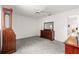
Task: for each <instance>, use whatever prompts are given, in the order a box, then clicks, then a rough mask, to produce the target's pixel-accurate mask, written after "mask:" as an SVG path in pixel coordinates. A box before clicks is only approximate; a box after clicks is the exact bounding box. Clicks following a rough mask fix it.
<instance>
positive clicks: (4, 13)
mask: <svg viewBox="0 0 79 59" xmlns="http://www.w3.org/2000/svg"><path fill="white" fill-rule="evenodd" d="M8 12H9V14H10V15H9V28H11V29H12V12H13V9H12V8H10V9H8V8H3V9H2V29H5V15H6V14H7V13H8Z"/></svg>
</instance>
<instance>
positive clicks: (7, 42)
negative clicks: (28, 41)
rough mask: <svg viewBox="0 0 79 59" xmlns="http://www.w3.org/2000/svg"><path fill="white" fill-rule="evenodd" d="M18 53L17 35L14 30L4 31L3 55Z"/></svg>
mask: <svg viewBox="0 0 79 59" xmlns="http://www.w3.org/2000/svg"><path fill="white" fill-rule="evenodd" d="M15 51H16V35H15V33H14V32H13V30H12V29H9V28H8V29H5V30H3V46H2V53H12V52H15Z"/></svg>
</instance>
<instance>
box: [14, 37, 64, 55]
mask: <svg viewBox="0 0 79 59" xmlns="http://www.w3.org/2000/svg"><path fill="white" fill-rule="evenodd" d="M16 44H17V46H16V48H17V51H16V52H15V53H14V54H64V50H65V49H64V44H63V43H62V42H59V41H56V40H54V41H50V40H47V39H44V38H40V37H30V38H26V39H20V40H17V43H16Z"/></svg>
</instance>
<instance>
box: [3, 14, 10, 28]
mask: <svg viewBox="0 0 79 59" xmlns="http://www.w3.org/2000/svg"><path fill="white" fill-rule="evenodd" d="M9 21H10V14H9V13H6V14H5V20H4V26H5V28H9V27H10V22H9Z"/></svg>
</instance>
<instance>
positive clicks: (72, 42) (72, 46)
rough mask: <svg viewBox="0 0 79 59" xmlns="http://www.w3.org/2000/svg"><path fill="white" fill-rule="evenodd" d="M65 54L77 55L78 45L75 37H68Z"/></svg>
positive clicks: (78, 52) (78, 51)
mask: <svg viewBox="0 0 79 59" xmlns="http://www.w3.org/2000/svg"><path fill="white" fill-rule="evenodd" d="M65 54H79V45H78V42H77V39H76V37H73V36H70V37H69V38H68V39H67V41H66V42H65Z"/></svg>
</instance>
